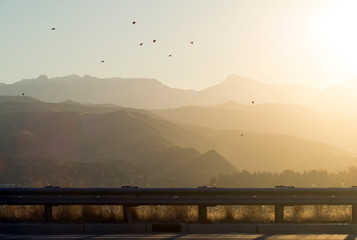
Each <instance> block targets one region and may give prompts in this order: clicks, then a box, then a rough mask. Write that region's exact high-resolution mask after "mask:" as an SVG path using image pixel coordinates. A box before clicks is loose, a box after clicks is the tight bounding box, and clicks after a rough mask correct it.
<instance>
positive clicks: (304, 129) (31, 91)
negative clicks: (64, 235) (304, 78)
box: [0, 75, 357, 187]
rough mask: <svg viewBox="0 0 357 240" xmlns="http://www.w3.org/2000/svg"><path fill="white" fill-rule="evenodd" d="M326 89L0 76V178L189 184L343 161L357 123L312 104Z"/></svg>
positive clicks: (341, 165)
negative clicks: (4, 79) (9, 79)
mask: <svg viewBox="0 0 357 240" xmlns="http://www.w3.org/2000/svg"><path fill="white" fill-rule="evenodd" d="M341 88H342V87H341ZM335 89H336V91H338V90H340V88H335ZM331 91H332V90H331V89H326V90H316V89H311V88H308V87H304V86H301V85H273V84H264V83H261V82H259V81H257V80H254V79H247V78H242V77H240V76H237V75H231V76H229V77H228V78H227V79H226V80H225V81H224V82H222V83H221V84H218V85H215V86H212V87H209V88H206V89H204V90H201V91H194V90H183V89H175V88H170V87H168V86H165V85H164V84H162V83H160V82H159V81H157V80H155V79H145V78H133V79H124V78H109V79H99V78H95V77H91V76H83V77H80V76H77V75H70V76H65V77H58V78H52V79H49V78H48V77H46V76H45V75H42V76H40V77H38V78H35V79H26V80H22V81H19V82H16V83H14V84H2V85H0V95H2V96H0V115H1V117H0V129H1V132H2V137H1V138H0V146H1V147H0V159H1V163H2V166H1V168H0V171H1V175H2V177H1V179H0V181H1V182H0V183H2V184H9V183H17V184H25V183H27V184H29V185H34V184H36V183H37V184H39V183H43V184H52V185H61V186H68V185H69V183H71V184H72V185H73V186H119V185H138V186H161V187H170V186H189V187H195V186H199V185H207V184H208V183H209V182H210V181H211V182H212V177H216V176H221V175H229V174H234V173H236V172H238V171H240V170H249V171H251V172H254V171H267V172H281V171H284V170H286V169H291V170H294V171H300V172H302V171H309V170H322V171H323V170H328V171H334V172H336V171H343V170H345V169H347V168H348V167H353V166H356V163H357V162H356V157H355V155H354V152H353V151H350V150H351V149H357V146H356V142H357V139H356V136H357V127H355V126H354V121H353V120H354V116H352V117H351V114H352V113H351V112H346V113H345V114H343V115H338V116H336V115H334V112H335V111H336V109H333V108H331V109H326V108H324V109H322V108H319V106H318V105H317V104H314V103H316V102H319V103H321V102H325V101H326V99H329V98H328V97H326V96H328V95H329V94H331ZM22 93H23V94H24V95H22ZM252 101H254V103H252ZM339 110H341V109H339ZM40 172H41V173H42V174H40ZM44 173H45V174H44ZM18 176H21V177H20V178H18ZM65 176H66V177H65Z"/></svg>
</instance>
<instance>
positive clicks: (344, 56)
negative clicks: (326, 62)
mask: <svg viewBox="0 0 357 240" xmlns="http://www.w3.org/2000/svg"><path fill="white" fill-rule="evenodd" d="M356 9H357V1H334V2H327V3H326V5H325V6H324V7H323V8H322V9H320V10H321V11H320V14H317V15H316V16H315V18H316V19H315V21H314V22H313V23H312V25H311V27H312V31H313V36H314V37H315V40H316V41H317V44H318V45H319V46H318V47H320V48H321V50H322V51H323V52H324V53H325V54H326V57H328V58H330V59H331V61H332V62H331V63H332V64H333V65H335V66H336V67H337V68H339V70H341V71H344V72H346V73H348V74H350V75H355V74H357V31H356V28H355V25H356V22H357V14H356Z"/></svg>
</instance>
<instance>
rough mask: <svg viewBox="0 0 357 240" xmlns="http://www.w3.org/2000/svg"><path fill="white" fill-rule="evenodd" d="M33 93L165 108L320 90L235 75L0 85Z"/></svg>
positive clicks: (302, 96)
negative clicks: (196, 82)
mask: <svg viewBox="0 0 357 240" xmlns="http://www.w3.org/2000/svg"><path fill="white" fill-rule="evenodd" d="M23 93H24V94H25V95H26V96H31V97H34V98H37V99H40V100H43V101H47V102H63V101H66V100H68V99H70V100H72V101H77V102H81V103H97V104H98V103H106V104H107V103H111V104H116V105H120V106H123V107H132V108H144V109H162V108H175V107H181V106H189V105H196V106H197V105H200V106H207V105H215V104H221V103H224V102H227V101H231V100H233V101H236V102H239V103H245V104H250V103H251V101H255V102H256V103H263V102H264V103H295V104H301V105H303V104H307V103H309V102H310V101H311V99H313V98H314V97H315V96H316V95H317V94H318V91H317V90H314V89H311V88H307V87H304V86H300V85H273V84H265V83H261V82H258V81H256V80H253V79H247V78H242V77H240V76H237V75H232V76H230V77H228V78H227V79H226V81H224V82H223V83H221V84H218V85H215V86H212V87H209V88H207V89H204V90H202V91H194V90H183V89H176V88H170V87H168V86H166V85H164V84H162V83H160V82H159V81H157V80H155V79H145V78H132V79H124V78H105V79H100V78H95V77H91V76H84V77H80V76H77V75H71V76H66V77H58V78H52V79H49V78H48V77H47V76H45V75H42V76H40V77H38V78H36V79H26V80H22V81H19V82H16V83H14V84H5V85H0V95H14V96H16V95H22V94H23Z"/></svg>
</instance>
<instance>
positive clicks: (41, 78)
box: [36, 74, 48, 80]
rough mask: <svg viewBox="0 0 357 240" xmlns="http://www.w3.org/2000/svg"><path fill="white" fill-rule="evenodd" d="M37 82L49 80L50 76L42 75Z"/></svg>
mask: <svg viewBox="0 0 357 240" xmlns="http://www.w3.org/2000/svg"><path fill="white" fill-rule="evenodd" d="M36 79H37V80H48V76H47V75H45V74H42V75H40V76H38V78H36Z"/></svg>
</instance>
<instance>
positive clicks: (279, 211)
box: [275, 205, 284, 223]
mask: <svg viewBox="0 0 357 240" xmlns="http://www.w3.org/2000/svg"><path fill="white" fill-rule="evenodd" d="M283 221H284V206H283V205H275V223H282V222H283Z"/></svg>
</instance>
